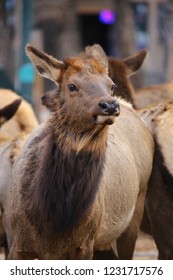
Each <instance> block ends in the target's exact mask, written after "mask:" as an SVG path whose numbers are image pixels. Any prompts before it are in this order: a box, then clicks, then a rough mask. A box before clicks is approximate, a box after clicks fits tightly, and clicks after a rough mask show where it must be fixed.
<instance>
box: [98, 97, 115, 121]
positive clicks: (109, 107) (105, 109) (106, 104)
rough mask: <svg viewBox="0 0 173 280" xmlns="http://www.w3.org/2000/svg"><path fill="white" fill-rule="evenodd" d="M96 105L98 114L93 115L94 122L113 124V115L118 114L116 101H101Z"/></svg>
mask: <svg viewBox="0 0 173 280" xmlns="http://www.w3.org/2000/svg"><path fill="white" fill-rule="evenodd" d="M98 106H99V111H98V114H97V115H95V123H96V124H107V125H111V124H113V123H114V120H115V117H117V116H119V114H120V106H119V103H118V101H116V100H109V101H101V102H100V103H99V104H98Z"/></svg>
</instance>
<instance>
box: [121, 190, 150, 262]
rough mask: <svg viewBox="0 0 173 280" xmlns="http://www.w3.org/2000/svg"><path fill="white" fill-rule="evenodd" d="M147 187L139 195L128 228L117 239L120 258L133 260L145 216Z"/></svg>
mask: <svg viewBox="0 0 173 280" xmlns="http://www.w3.org/2000/svg"><path fill="white" fill-rule="evenodd" d="M145 194H146V189H145V188H143V189H142V190H141V192H140V193H139V195H138V199H137V203H136V207H135V211H134V214H133V217H132V220H131V222H130V224H129V226H128V227H127V228H126V230H125V231H124V232H123V233H122V235H121V236H120V237H119V238H118V239H117V251H118V259H122V260H131V259H132V258H133V253H134V249H135V244H136V239H137V236H138V232H139V227H140V223H141V220H142V216H143V210H144V201H145Z"/></svg>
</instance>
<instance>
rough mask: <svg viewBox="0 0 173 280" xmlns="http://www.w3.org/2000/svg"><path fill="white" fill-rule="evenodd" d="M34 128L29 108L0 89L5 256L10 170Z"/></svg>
mask: <svg viewBox="0 0 173 280" xmlns="http://www.w3.org/2000/svg"><path fill="white" fill-rule="evenodd" d="M37 126H38V121H37V119H36V116H35V113H34V111H33V109H32V107H31V105H30V104H29V103H28V102H27V101H25V100H24V99H22V98H21V97H20V96H19V95H18V94H17V93H15V92H13V91H11V90H8V89H0V144H1V146H0V151H3V153H2V154H1V153H0V154H1V156H0V158H1V161H0V166H1V168H0V246H1V247H5V251H6V256H7V252H8V246H7V239H8V238H7V236H6V230H5V228H6V224H7V222H6V218H5V217H6V216H7V214H6V212H8V203H7V196H8V191H9V181H10V178H11V172H12V166H13V163H14V161H15V160H16V158H17V157H18V155H19V153H20V150H21V149H22V146H23V145H24V142H25V141H26V139H27V137H28V136H29V133H30V132H31V131H32V130H33V129H34V128H36V127H37ZM9 146H10V150H9V149H8V147H9ZM7 150H8V152H7V153H6V151H7ZM7 155H8V156H7ZM4 226H5V228H4Z"/></svg>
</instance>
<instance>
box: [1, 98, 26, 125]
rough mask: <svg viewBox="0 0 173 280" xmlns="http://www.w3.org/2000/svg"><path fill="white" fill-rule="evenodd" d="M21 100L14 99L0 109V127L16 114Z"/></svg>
mask: <svg viewBox="0 0 173 280" xmlns="http://www.w3.org/2000/svg"><path fill="white" fill-rule="evenodd" d="M21 101H22V99H16V100H15V101H13V102H12V103H11V104H9V105H7V106H5V107H4V108H2V109H0V125H2V124H4V123H5V122H6V121H8V120H9V119H11V118H12V117H13V116H14V114H15V113H16V111H17V109H18V107H19V105H20V103H21Z"/></svg>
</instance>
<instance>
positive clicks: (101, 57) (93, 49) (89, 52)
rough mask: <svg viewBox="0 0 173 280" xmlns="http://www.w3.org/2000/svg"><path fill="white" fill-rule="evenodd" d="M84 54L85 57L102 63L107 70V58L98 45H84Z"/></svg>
mask: <svg viewBox="0 0 173 280" xmlns="http://www.w3.org/2000/svg"><path fill="white" fill-rule="evenodd" d="M85 54H86V56H87V57H91V58H94V59H96V60H98V61H99V62H100V63H102V64H103V66H104V67H105V68H106V71H107V72H108V58H107V56H106V54H105V52H104V50H103V49H102V47H101V46H100V45H98V44H95V45H93V46H88V47H86V48H85Z"/></svg>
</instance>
